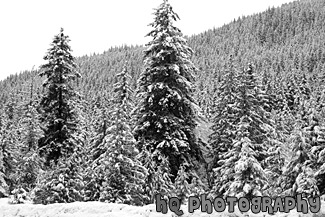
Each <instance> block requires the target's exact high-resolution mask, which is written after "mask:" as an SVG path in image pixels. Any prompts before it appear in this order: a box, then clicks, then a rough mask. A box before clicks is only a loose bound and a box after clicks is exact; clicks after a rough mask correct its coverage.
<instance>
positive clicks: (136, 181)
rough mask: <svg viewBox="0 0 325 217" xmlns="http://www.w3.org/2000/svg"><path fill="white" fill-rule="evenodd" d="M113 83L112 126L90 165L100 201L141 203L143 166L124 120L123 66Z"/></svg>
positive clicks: (126, 89)
mask: <svg viewBox="0 0 325 217" xmlns="http://www.w3.org/2000/svg"><path fill="white" fill-rule="evenodd" d="M117 78H118V81H117V83H116V84H115V85H114V93H115V94H114V100H113V102H114V105H115V108H114V109H113V110H112V111H110V112H109V115H110V116H111V122H112V126H110V127H109V128H108V134H107V136H106V137H105V139H104V141H105V142H104V143H103V145H104V147H105V152H103V153H102V154H101V155H100V156H99V157H98V159H96V160H95V162H94V164H95V165H97V166H96V167H95V171H96V172H97V173H99V174H100V175H101V177H102V180H100V181H101V192H100V198H99V199H100V200H101V201H109V202H122V203H132V204H134V203H140V204H141V203H142V201H143V193H144V192H143V189H142V186H143V185H144V178H145V175H146V170H145V168H144V167H143V166H142V165H141V163H140V161H139V160H138V159H137V155H138V154H139V151H138V150H137V148H136V147H135V140H134V137H133V135H132V133H131V128H130V126H129V124H128V122H129V121H130V120H131V117H130V110H131V108H132V102H131V100H130V96H131V93H132V91H131V89H130V87H129V84H128V80H129V75H128V74H127V68H126V66H125V67H124V69H123V71H122V72H121V73H119V74H118V75H117Z"/></svg>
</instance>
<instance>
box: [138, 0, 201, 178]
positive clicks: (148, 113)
mask: <svg viewBox="0 0 325 217" xmlns="http://www.w3.org/2000/svg"><path fill="white" fill-rule="evenodd" d="M154 14H155V20H154V22H153V23H152V24H151V26H152V27H153V28H154V30H152V31H151V32H150V33H149V34H148V36H152V37H153V40H152V41H151V42H149V43H148V44H147V46H148V47H147V49H146V50H145V61H144V63H145V66H144V71H143V72H142V73H141V75H140V78H139V81H138V85H139V90H138V95H137V96H138V97H139V100H140V102H139V104H138V106H137V111H136V113H137V115H136V124H135V125H136V127H135V129H134V135H135V138H136V140H137V146H138V147H139V149H140V150H144V149H147V150H152V151H153V152H154V151H157V150H159V153H161V154H162V155H164V156H165V157H167V159H168V160H169V165H170V169H171V175H172V176H171V179H172V181H174V180H175V178H176V176H177V173H178V171H179V168H180V165H181V164H183V163H184V165H187V167H191V168H193V166H194V164H193V162H194V161H195V160H197V161H201V160H202V152H201V150H200V147H199V145H198V142H197V139H196V136H195V134H194V128H195V126H196V120H195V118H196V108H197V105H196V104H195V102H194V100H193V90H194V86H193V81H194V77H193V72H194V71H195V70H196V68H195V66H194V65H193V63H192V62H191V60H190V57H191V55H192V53H193V51H192V49H191V48H190V47H188V46H187V42H186V40H185V39H184V38H183V36H182V33H181V31H180V30H179V29H178V28H176V27H175V26H173V21H176V20H177V19H179V17H178V15H177V14H176V13H175V12H174V11H173V9H172V6H171V5H170V4H169V3H168V1H167V0H164V2H163V3H162V4H161V5H160V6H159V7H158V8H157V9H156V11H155V13H154ZM154 160H155V161H158V159H154ZM190 179H191V177H190Z"/></svg>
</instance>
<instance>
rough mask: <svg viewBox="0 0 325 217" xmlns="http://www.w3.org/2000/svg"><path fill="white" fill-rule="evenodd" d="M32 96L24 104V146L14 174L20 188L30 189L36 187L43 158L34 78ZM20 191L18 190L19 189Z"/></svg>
mask: <svg viewBox="0 0 325 217" xmlns="http://www.w3.org/2000/svg"><path fill="white" fill-rule="evenodd" d="M29 94H30V98H29V100H28V101H27V102H25V105H24V119H22V121H21V125H22V130H21V131H22V141H21V143H22V147H21V148H20V154H19V156H18V163H17V168H16V172H15V174H14V177H15V180H16V184H17V187H18V188H23V189H24V190H26V191H28V192H29V191H30V190H32V189H33V188H34V187H35V184H36V180H37V176H38V173H39V170H40V167H41V164H42V162H41V159H40V157H39V155H38V153H37V142H38V139H39V138H40V137H41V133H42V132H41V129H40V123H39V114H38V112H37V108H36V104H37V99H36V97H35V94H34V78H33V79H32V82H31V84H30V93H29ZM17 192H18V191H17Z"/></svg>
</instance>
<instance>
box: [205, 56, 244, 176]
mask: <svg viewBox="0 0 325 217" xmlns="http://www.w3.org/2000/svg"><path fill="white" fill-rule="evenodd" d="M237 74H238V73H237V71H236V69H235V67H234V65H233V59H232V56H230V60H229V63H228V66H227V68H225V74H224V76H223V80H222V81H221V84H220V85H219V88H218V89H217V90H216V91H217V92H218V96H217V97H216V98H215V102H214V104H215V107H214V108H213V117H212V123H213V124H212V126H211V127H210V129H211V130H212V133H211V134H210V135H209V145H210V146H211V147H212V149H213V153H211V155H213V162H212V163H211V164H210V168H209V172H211V170H212V168H216V167H219V166H220V165H219V163H218V161H219V160H220V157H221V155H222V154H223V153H225V152H227V151H228V149H229V147H230V145H231V144H232V140H233V139H234V138H235V135H234V134H233V132H234V131H235V126H236V125H237V124H238V118H237V117H238V114H236V112H237V111H236V110H235V109H234V106H235V102H236V94H237V92H238V90H237V86H238V81H237V80H236V76H237Z"/></svg>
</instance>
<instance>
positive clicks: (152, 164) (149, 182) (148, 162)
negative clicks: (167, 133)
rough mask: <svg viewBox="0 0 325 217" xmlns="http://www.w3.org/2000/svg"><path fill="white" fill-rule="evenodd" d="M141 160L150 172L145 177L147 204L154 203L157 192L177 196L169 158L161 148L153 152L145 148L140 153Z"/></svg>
mask: <svg viewBox="0 0 325 217" xmlns="http://www.w3.org/2000/svg"><path fill="white" fill-rule="evenodd" d="M140 160H141V162H143V166H144V167H145V168H146V169H147V172H148V173H147V176H146V179H145V193H146V195H147V198H146V200H147V201H146V204H152V203H154V202H155V195H156V194H160V195H162V196H163V197H164V198H168V197H173V196H175V194H174V190H175V186H174V184H173V183H172V180H171V178H170V167H169V161H168V159H167V158H166V157H165V156H163V155H162V154H161V153H160V152H159V150H156V151H154V152H152V151H151V150H146V149H144V150H142V152H141V153H140ZM158 161H159V162H158Z"/></svg>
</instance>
